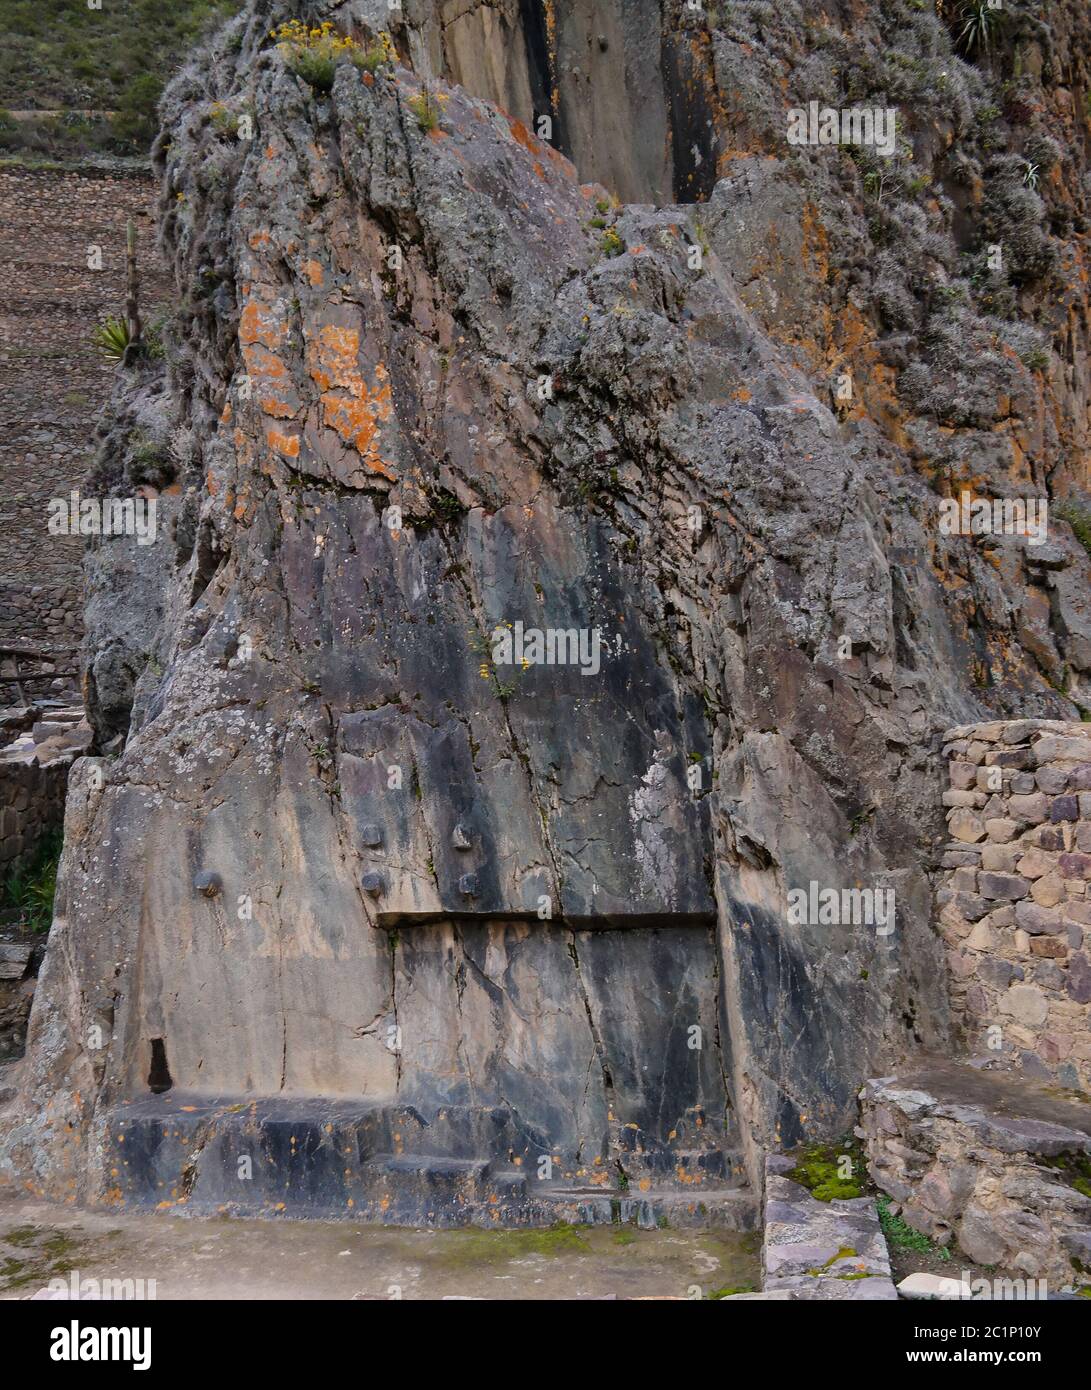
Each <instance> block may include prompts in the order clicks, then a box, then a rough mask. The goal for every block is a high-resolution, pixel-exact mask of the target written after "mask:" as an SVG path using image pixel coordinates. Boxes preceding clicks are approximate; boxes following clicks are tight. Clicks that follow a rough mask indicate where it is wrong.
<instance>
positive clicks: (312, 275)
mask: <svg viewBox="0 0 1091 1390" xmlns="http://www.w3.org/2000/svg"><path fill="white" fill-rule="evenodd" d="M303 274H304V275H305V276H306V277H307V279H308V280H309V281H310V282H311V284H312V285H313V286H314V287H315V288H316V289H317V288H318V286H319V285H321V283H322V280H323V278H324V275H323V271H322V267H321V266H320V265H319V264H318V262H317V261H304V262H303Z"/></svg>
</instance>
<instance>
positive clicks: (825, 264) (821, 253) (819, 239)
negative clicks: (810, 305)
mask: <svg viewBox="0 0 1091 1390" xmlns="http://www.w3.org/2000/svg"><path fill="white" fill-rule="evenodd" d="M802 231H803V264H804V266H805V267H806V268H807V269H808V270H809V271H810V272H811V274H812V275H813V276H814V277H815V279H816V280H817V281H818V282H819V284H820V285H824V284H825V283H826V277H827V276H828V274H829V270H830V255H829V237H828V236H827V235H826V228H825V227H824V226H823V224H822V222H821V221H820V220H819V217H818V209H817V208H816V207H815V205H814V203H812V202H811V200H810V199H809V198H808V200H807V201H806V202H805V203H804V204H803V218H802Z"/></svg>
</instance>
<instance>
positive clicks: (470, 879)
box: [458, 874, 477, 898]
mask: <svg viewBox="0 0 1091 1390" xmlns="http://www.w3.org/2000/svg"><path fill="white" fill-rule="evenodd" d="M458 891H459V892H460V893H461V894H462V896H463V897H464V898H476V897H477V875H476V874H463V875H462V877H461V878H460V879H459V880H458Z"/></svg>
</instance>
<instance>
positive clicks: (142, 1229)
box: [0, 1198, 759, 1300]
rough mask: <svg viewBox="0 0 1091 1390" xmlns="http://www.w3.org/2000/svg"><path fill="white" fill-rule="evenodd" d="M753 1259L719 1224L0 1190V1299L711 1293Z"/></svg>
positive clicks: (735, 1285)
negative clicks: (629, 1223)
mask: <svg viewBox="0 0 1091 1390" xmlns="http://www.w3.org/2000/svg"><path fill="white" fill-rule="evenodd" d="M758 1262H759V1237H758V1236H756V1235H736V1234H734V1233H731V1232H726V1231H725V1232H719V1231H716V1232H713V1231H674V1230H658V1231H638V1230H635V1229H633V1228H631V1227H619V1226H600V1227H561V1228H556V1229H553V1230H547V1231H473V1230H470V1231H462V1230H459V1231H417V1230H403V1229H396V1228H391V1227H375V1226H361V1225H355V1224H353V1223H352V1222H350V1221H347V1222H317V1221H316V1222H310V1221H308V1222H302V1221H283V1222H276V1221H237V1220H231V1219H227V1218H224V1219H212V1220H206V1219H201V1218H197V1217H192V1218H189V1217H176V1216H168V1215H152V1214H148V1215H137V1214H129V1213H117V1212H97V1211H82V1210H79V1209H77V1208H70V1207H63V1206H55V1205H52V1204H49V1203H45V1202H37V1201H24V1200H21V1199H12V1198H0V1300H11V1299H26V1298H31V1297H32V1296H33V1295H34V1294H35V1293H37V1292H38V1290H40V1289H43V1288H45V1287H46V1286H47V1285H48V1284H49V1281H50V1279H58V1278H59V1279H62V1280H64V1282H65V1284H66V1285H69V1286H70V1285H71V1282H72V1278H73V1272H75V1276H76V1278H77V1279H78V1280H85V1279H95V1280H98V1281H102V1280H105V1279H143V1280H145V1282H147V1281H149V1280H152V1279H154V1280H155V1296H156V1297H157V1298H158V1299H284V1298H290V1299H394V1298H406V1299H443V1298H472V1299H573V1298H575V1299H603V1298H683V1299H684V1298H714V1297H717V1296H719V1295H721V1294H722V1292H723V1291H724V1290H730V1291H731V1292H738V1291H742V1290H745V1289H752V1288H757V1287H758V1285H759V1272H758Z"/></svg>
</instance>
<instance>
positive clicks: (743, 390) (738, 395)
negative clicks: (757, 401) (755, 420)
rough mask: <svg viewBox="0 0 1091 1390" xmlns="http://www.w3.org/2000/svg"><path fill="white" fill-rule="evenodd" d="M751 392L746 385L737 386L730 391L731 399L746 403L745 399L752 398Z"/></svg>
mask: <svg viewBox="0 0 1091 1390" xmlns="http://www.w3.org/2000/svg"><path fill="white" fill-rule="evenodd" d="M753 394H754V393H753V392H752V391H751V390H750V388H749V387H748V386H737V387H736V388H735V390H734V391H732V393H731V399H732V400H733V401H741V402H742V403H743V405H746V403H747V401H749V400H752V399H753Z"/></svg>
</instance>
